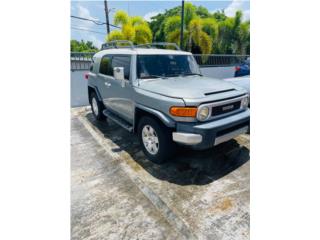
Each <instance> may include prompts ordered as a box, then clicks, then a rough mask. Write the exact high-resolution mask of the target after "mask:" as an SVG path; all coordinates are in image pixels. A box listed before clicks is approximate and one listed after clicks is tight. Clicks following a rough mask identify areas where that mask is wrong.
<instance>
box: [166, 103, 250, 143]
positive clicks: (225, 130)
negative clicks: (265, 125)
mask: <svg viewBox="0 0 320 240" xmlns="http://www.w3.org/2000/svg"><path fill="white" fill-rule="evenodd" d="M249 125H250V110H249V109H246V110H244V111H242V112H240V113H237V114H234V115H231V116H228V117H224V118H221V119H217V120H214V121H211V122H205V123H200V124H199V123H182V122H179V123H177V128H176V132H173V133H172V138H173V141H175V142H178V143H180V144H183V145H189V146H191V147H192V148H194V149H207V148H211V147H213V146H215V145H218V144H220V143H222V142H225V141H228V140H230V139H232V138H234V137H236V136H238V135H240V134H243V133H246V132H247V131H248V129H249Z"/></svg>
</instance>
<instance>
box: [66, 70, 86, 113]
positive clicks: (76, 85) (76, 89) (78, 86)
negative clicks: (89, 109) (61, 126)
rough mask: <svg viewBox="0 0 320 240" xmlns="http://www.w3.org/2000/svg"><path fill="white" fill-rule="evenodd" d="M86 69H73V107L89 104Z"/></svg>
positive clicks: (71, 76)
mask: <svg viewBox="0 0 320 240" xmlns="http://www.w3.org/2000/svg"><path fill="white" fill-rule="evenodd" d="M86 72H88V70H85V71H71V73H70V79H71V99H70V100H71V107H80V106H86V105H89V101H88V88H87V80H86V79H85V78H84V74H85V73H86Z"/></svg>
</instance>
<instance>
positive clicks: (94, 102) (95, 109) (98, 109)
mask: <svg viewBox="0 0 320 240" xmlns="http://www.w3.org/2000/svg"><path fill="white" fill-rule="evenodd" d="M90 105H91V111H92V114H93V116H94V117H95V119H96V120H98V121H104V120H105V119H106V117H105V116H104V115H103V113H102V111H103V109H104V106H103V104H102V102H101V101H99V100H98V97H97V94H96V93H95V92H92V93H91V94H90Z"/></svg>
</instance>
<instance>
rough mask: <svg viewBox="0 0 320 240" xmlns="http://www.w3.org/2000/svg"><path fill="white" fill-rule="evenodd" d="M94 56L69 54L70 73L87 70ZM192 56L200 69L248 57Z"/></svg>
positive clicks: (229, 55)
mask: <svg viewBox="0 0 320 240" xmlns="http://www.w3.org/2000/svg"><path fill="white" fill-rule="evenodd" d="M94 54H95V53H94V52H88V53H84V52H71V54H70V60H71V71H76V70H88V69H89V68H90V64H91V61H92V57H93V55H94ZM193 56H194V58H195V59H196V61H197V63H198V64H199V65H200V66H201V67H222V66H235V65H237V64H240V63H242V62H243V61H244V60H246V59H247V58H248V57H249V55H232V54H193Z"/></svg>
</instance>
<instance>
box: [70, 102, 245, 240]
mask: <svg viewBox="0 0 320 240" xmlns="http://www.w3.org/2000/svg"><path fill="white" fill-rule="evenodd" d="M249 158H250V136H249V135H247V134H244V135H241V136H239V137H237V138H236V139H235V140H230V141H228V142H226V143H223V144H220V145H218V146H216V147H215V148H212V149H209V150H206V151H193V150H191V149H188V148H183V147H181V148H179V150H178V154H177V156H176V157H175V158H174V159H172V160H171V161H170V162H168V163H166V164H163V165H156V164H154V163H152V162H150V161H148V160H147V159H146V158H145V156H144V154H143V152H142V150H141V148H140V146H139V143H138V140H137V137H136V136H135V135H132V134H130V133H128V132H126V131H125V130H124V129H122V128H121V127H119V126H117V125H116V124H114V123H113V122H111V121H107V122H97V121H95V120H94V118H93V115H92V113H91V111H90V110H89V109H88V108H87V107H81V108H73V109H71V237H72V239H74V240H75V239H240V240H242V239H249V224H250V213H249V202H250V188H249V187H250V163H249Z"/></svg>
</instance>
